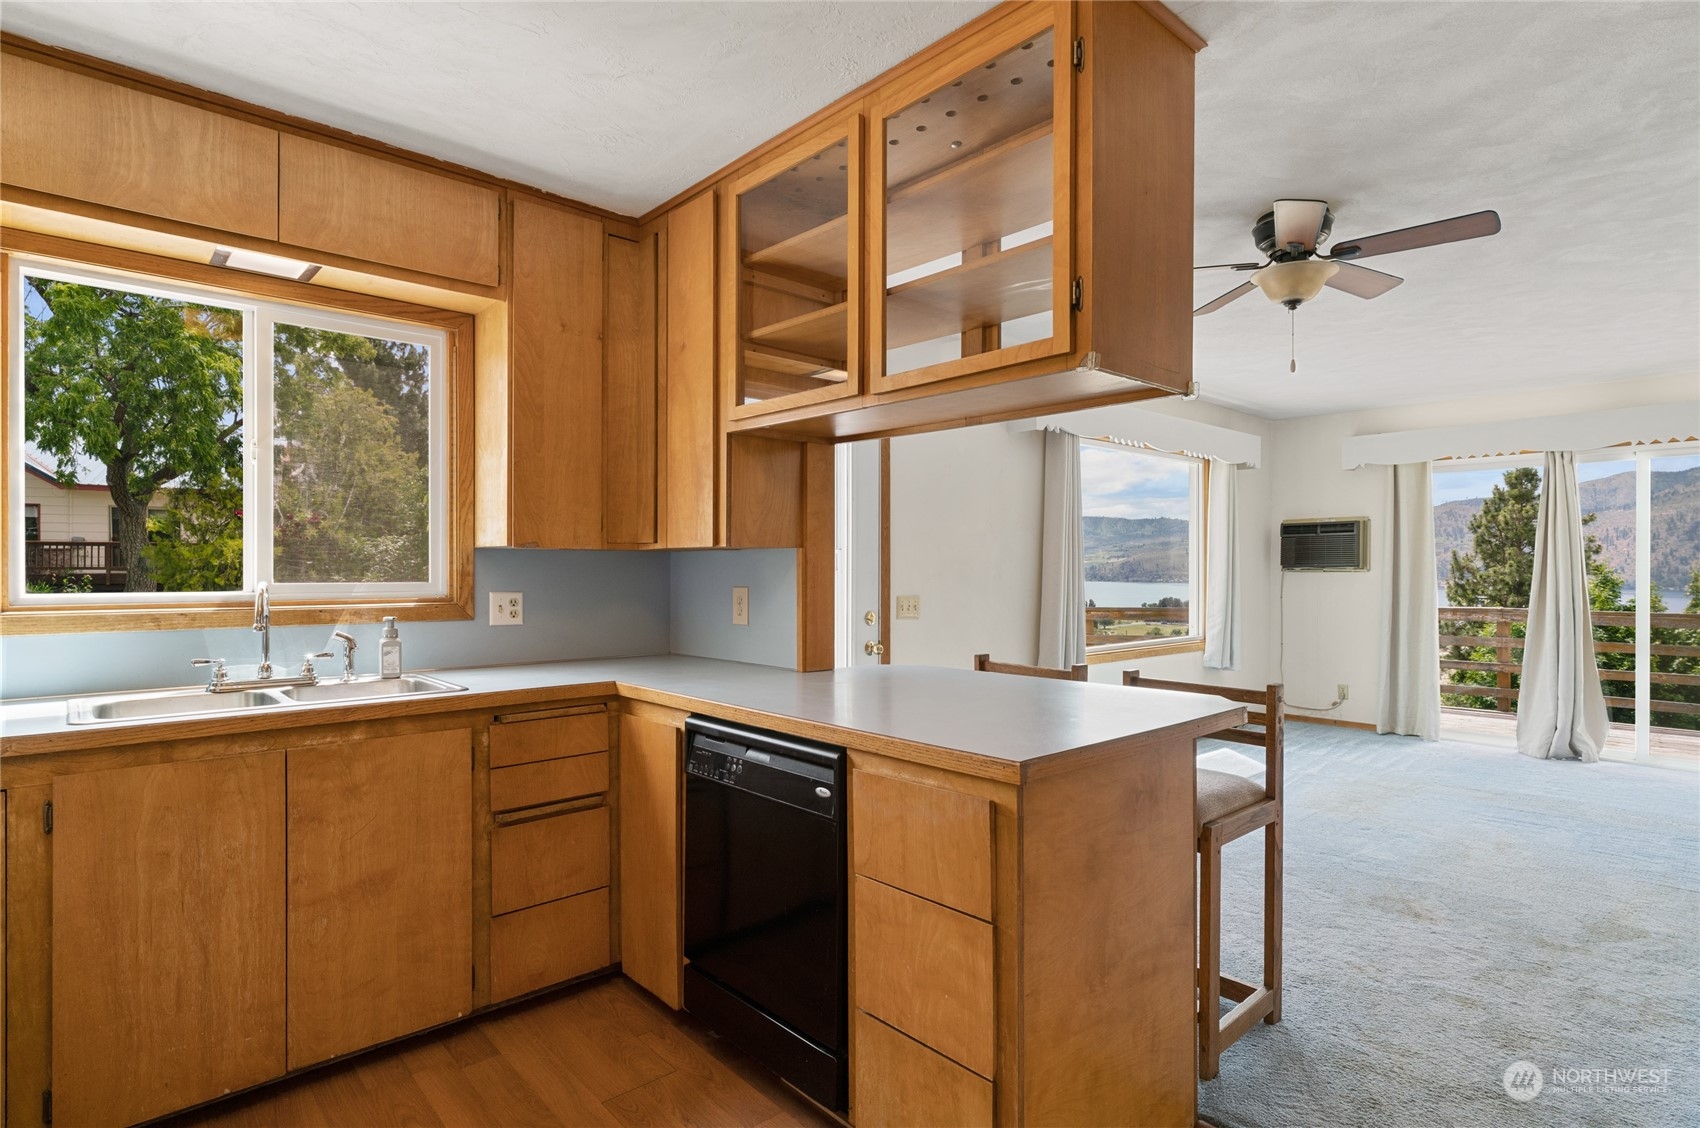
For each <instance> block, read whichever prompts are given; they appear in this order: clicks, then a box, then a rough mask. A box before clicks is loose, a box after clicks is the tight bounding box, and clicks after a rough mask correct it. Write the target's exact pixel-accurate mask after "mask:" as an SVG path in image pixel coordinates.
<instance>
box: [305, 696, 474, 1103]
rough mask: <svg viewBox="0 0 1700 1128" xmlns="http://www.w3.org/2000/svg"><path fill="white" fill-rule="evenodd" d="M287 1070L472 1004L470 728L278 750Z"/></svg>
mask: <svg viewBox="0 0 1700 1128" xmlns="http://www.w3.org/2000/svg"><path fill="white" fill-rule="evenodd" d="M288 810H289V816H288V826H289V900H288V904H289V1068H291V1069H297V1068H300V1067H301V1066H305V1065H311V1064H313V1063H314V1062H319V1061H324V1060H326V1059H327V1058H331V1057H335V1056H337V1055H339V1054H345V1053H348V1052H350V1051H352V1050H357V1049H361V1048H363V1047H366V1046H370V1045H373V1044H375V1043H378V1042H383V1041H387V1040H389V1039H391V1038H397V1037H400V1036H401V1035H403V1034H410V1033H412V1032H413V1031H415V1030H422V1029H424V1028H425V1027H428V1026H435V1025H437V1024H438V1023H442V1022H447V1021H449V1020H451V1019H454V1018H457V1017H459V1016H461V1015H463V1014H466V1013H467V1012H468V1011H470V1010H471V1009H472V734H471V732H470V730H468V729H463V728H462V729H448V730H444V731H440V732H426V733H414V734H409V735H405V736H388V737H375V738H368V739H362V740H349V741H341V742H337V743H333V744H325V745H320V746H316V747H311V748H291V749H290V750H289V753H288Z"/></svg>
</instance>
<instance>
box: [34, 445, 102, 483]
mask: <svg viewBox="0 0 1700 1128" xmlns="http://www.w3.org/2000/svg"><path fill="white" fill-rule="evenodd" d="M24 470H25V471H26V472H27V473H30V474H34V475H35V476H36V477H37V478H40V479H41V480H42V481H44V482H47V483H48V484H50V485H54V486H57V487H59V488H60V489H62V490H98V491H100V492H101V493H106V492H107V489H106V482H105V481H104V480H99V481H90V480H89V479H91V478H93V477H94V476H95V475H97V474H100V472H101V468H100V465H99V464H98V463H94V462H90V461H88V460H87V459H82V458H79V459H77V462H76V471H77V480H76V481H75V482H71V483H69V484H67V483H65V482H62V481H60V480H59V474H58V472H57V471H58V467H57V466H56V465H55V464H54V461H53V459H51V458H48V457H47V456H46V455H44V454H42V453H41V452H40V451H38V450H36V449H35V448H34V447H25V448H24ZM102 479H104V475H103V476H102Z"/></svg>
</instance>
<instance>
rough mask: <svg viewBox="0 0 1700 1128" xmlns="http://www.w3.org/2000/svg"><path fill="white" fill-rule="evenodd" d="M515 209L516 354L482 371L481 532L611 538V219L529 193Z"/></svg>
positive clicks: (510, 326) (486, 362) (499, 541)
mask: <svg viewBox="0 0 1700 1128" xmlns="http://www.w3.org/2000/svg"><path fill="white" fill-rule="evenodd" d="M510 210H511V211H512V213H513V215H512V220H513V230H512V241H513V275H512V278H511V280H510V283H509V296H508V319H507V324H506V331H507V341H506V355H505V356H502V357H499V358H497V357H488V356H487V355H486V357H484V358H481V362H480V368H481V371H480V374H479V380H478V393H477V394H478V404H477V412H478V420H479V422H478V444H479V452H478V481H477V494H478V520H477V527H478V544H479V545H480V546H508V547H513V548H601V547H603V544H604V540H603V534H602V512H603V476H602V464H603V441H602V435H603V418H602V358H603V332H604V322H603V286H604V280H603V256H604V238H603V230H602V221H601V220H599V219H594V218H592V217H590V216H587V215H584V214H582V213H580V212H576V211H572V210H570V209H568V208H563V207H558V206H556V205H554V204H550V203H546V202H544V201H542V200H538V199H534V198H532V197H529V196H523V195H517V194H516V195H514V196H513V197H511V200H510ZM488 347H489V346H488V344H486V346H485V348H488Z"/></svg>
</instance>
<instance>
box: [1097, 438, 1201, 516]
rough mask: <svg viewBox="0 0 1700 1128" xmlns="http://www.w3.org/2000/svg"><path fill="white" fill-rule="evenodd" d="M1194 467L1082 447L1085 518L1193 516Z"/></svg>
mask: <svg viewBox="0 0 1700 1128" xmlns="http://www.w3.org/2000/svg"><path fill="white" fill-rule="evenodd" d="M1191 465H1192V464H1191V463H1189V462H1184V461H1182V460H1180V459H1178V458H1167V457H1164V456H1163V455H1160V454H1151V453H1149V452H1147V451H1142V450H1135V449H1133V448H1132V447H1103V446H1097V445H1095V444H1092V443H1082V444H1081V447H1080V493H1081V512H1082V513H1083V514H1084V515H1085V516H1087V517H1179V518H1181V519H1182V520H1185V519H1187V518H1188V517H1189V516H1191V513H1192V502H1191V499H1190V491H1191Z"/></svg>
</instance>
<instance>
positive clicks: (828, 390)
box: [722, 114, 863, 419]
mask: <svg viewBox="0 0 1700 1128" xmlns="http://www.w3.org/2000/svg"><path fill="white" fill-rule="evenodd" d="M862 182H863V181H862V118H861V115H859V114H856V115H851V116H849V117H848V118H846V119H844V120H842V121H840V122H838V123H836V124H835V125H834V127H833V128H831V129H828V130H826V131H824V132H819V133H815V134H811V135H810V136H809V137H807V138H804V139H803V140H801V141H799V142H798V143H797V144H795V145H793V146H791V147H790V148H788V149H787V150H786V151H785V152H783V153H781V154H780V155H779V156H777V157H776V158H774V159H773V160H772V161H769V162H767V163H766V164H764V165H762V166H761V167H760V168H757V169H755V170H753V171H751V172H750V173H749V174H747V175H746V176H744V177H743V178H741V179H740V180H738V181H737V182H736V183H734V184H733V186H732V200H731V206H730V207H729V208H727V209H726V223H727V225H728V228H727V230H726V232H725V240H724V242H723V244H722V245H723V246H725V247H727V248H729V252H728V253H726V254H725V255H724V256H723V266H722V270H723V271H727V272H732V273H733V276H732V277H730V278H727V277H723V279H722V293H727V294H731V295H733V297H732V301H731V302H730V303H729V309H728V310H727V316H728V318H729V321H730V324H728V325H727V328H726V331H725V332H724V334H723V341H724V342H725V343H724V344H723V346H722V347H723V349H725V350H728V351H730V353H731V355H730V356H725V355H724V353H723V361H724V366H723V367H724V370H726V371H729V372H732V373H735V379H734V380H732V381H731V396H732V402H731V404H730V408H729V411H728V417H729V418H731V419H740V418H746V417H748V416H750V415H756V414H761V413H764V412H769V411H776V410H780V409H784V408H791V407H802V406H805V405H808V404H813V403H818V402H820V401H822V400H830V399H836V398H838V397H840V396H848V395H853V394H856V393H858V392H860V391H861V388H860V386H859V384H860V377H861V366H862V358H861V356H860V351H861V350H860V345H861V335H862V325H861V311H860V306H861V303H860V301H858V300H857V299H858V297H859V295H860V292H861V289H862V237H861V236H862V230H861V229H862V224H861V214H862Z"/></svg>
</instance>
